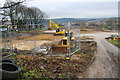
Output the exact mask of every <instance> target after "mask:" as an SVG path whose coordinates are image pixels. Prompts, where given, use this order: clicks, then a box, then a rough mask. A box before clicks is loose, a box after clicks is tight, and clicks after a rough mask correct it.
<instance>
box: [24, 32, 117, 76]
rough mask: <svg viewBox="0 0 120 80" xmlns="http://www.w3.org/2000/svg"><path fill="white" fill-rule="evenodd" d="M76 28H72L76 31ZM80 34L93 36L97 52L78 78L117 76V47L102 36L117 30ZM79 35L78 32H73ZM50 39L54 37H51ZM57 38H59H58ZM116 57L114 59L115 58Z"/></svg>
mask: <svg viewBox="0 0 120 80" xmlns="http://www.w3.org/2000/svg"><path fill="white" fill-rule="evenodd" d="M77 31H78V30H74V32H77ZM81 33H83V34H81V36H93V37H94V40H95V41H96V42H97V53H96V54H95V61H94V62H93V64H92V65H91V66H90V67H89V68H88V69H87V70H86V71H85V72H84V73H83V74H82V75H81V74H80V75H78V77H79V78H117V77H118V65H117V63H118V62H117V59H116V58H117V56H118V54H119V53H118V48H117V47H116V46H115V45H112V44H111V43H109V42H107V41H106V40H105V39H104V38H105V37H108V36H110V35H111V34H117V32H100V31H87V32H81ZM75 36H79V34H75ZM51 37H52V36H46V38H45V37H43V36H41V35H38V36H33V37H29V38H25V39H24V40H35V39H37V40H42V38H44V39H45V40H51ZM52 39H56V38H55V37H52ZM58 39H59V38H58ZM115 59H116V60H115Z"/></svg>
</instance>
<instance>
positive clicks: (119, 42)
mask: <svg viewBox="0 0 120 80" xmlns="http://www.w3.org/2000/svg"><path fill="white" fill-rule="evenodd" d="M108 41H109V42H110V43H112V44H114V45H116V46H117V47H120V41H115V40H108Z"/></svg>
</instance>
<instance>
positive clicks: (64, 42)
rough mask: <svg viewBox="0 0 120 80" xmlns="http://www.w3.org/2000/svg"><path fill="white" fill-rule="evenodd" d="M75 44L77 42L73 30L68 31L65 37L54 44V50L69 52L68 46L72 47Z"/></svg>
mask: <svg viewBox="0 0 120 80" xmlns="http://www.w3.org/2000/svg"><path fill="white" fill-rule="evenodd" d="M75 46H76V44H75V38H74V37H73V32H66V33H65V37H64V38H62V39H61V41H60V42H59V43H57V44H55V45H52V50H53V51H55V52H62V53H68V47H69V48H70V49H72V48H74V47H75Z"/></svg>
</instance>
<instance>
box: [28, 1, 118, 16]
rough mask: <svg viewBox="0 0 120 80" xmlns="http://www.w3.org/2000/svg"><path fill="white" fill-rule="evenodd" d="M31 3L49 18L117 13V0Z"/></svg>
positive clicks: (112, 14)
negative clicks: (112, 0) (110, 0)
mask: <svg viewBox="0 0 120 80" xmlns="http://www.w3.org/2000/svg"><path fill="white" fill-rule="evenodd" d="M32 4H34V6H36V7H38V8H40V9H41V10H43V11H45V12H46V13H47V14H48V15H49V16H50V18H58V17H59V18H60V17H76V18H96V17H97V18H98V17H100V18H101V17H115V16H117V15H118V14H117V13H118V4H117V2H50V3H49V2H42V3H38V2H37V3H32ZM28 5H29V6H30V4H28ZM32 6H33V5H32Z"/></svg>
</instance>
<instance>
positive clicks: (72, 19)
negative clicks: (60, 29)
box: [51, 18, 89, 23]
mask: <svg viewBox="0 0 120 80" xmlns="http://www.w3.org/2000/svg"><path fill="white" fill-rule="evenodd" d="M51 20H53V21H54V22H56V23H66V22H80V21H85V20H89V19H88V18H56V19H51Z"/></svg>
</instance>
